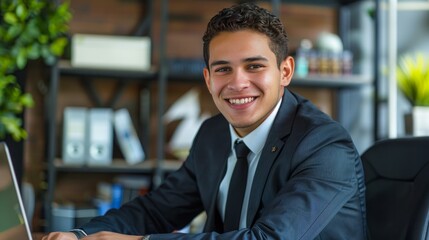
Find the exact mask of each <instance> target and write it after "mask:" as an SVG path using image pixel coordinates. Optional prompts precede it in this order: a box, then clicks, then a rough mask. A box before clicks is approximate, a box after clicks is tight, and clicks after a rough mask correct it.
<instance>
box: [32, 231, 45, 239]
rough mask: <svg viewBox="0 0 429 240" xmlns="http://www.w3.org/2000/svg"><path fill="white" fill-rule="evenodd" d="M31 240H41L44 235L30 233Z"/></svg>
mask: <svg viewBox="0 0 429 240" xmlns="http://www.w3.org/2000/svg"><path fill="white" fill-rule="evenodd" d="M31 235H32V236H33V240H41V239H42V237H43V236H45V234H44V233H32V234H31Z"/></svg>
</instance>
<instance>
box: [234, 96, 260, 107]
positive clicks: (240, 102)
mask: <svg viewBox="0 0 429 240" xmlns="http://www.w3.org/2000/svg"><path fill="white" fill-rule="evenodd" d="M253 100H255V98H254V97H248V98H239V99H232V98H231V99H229V102H230V103H231V104H236V105H238V104H245V103H249V102H252V101H253Z"/></svg>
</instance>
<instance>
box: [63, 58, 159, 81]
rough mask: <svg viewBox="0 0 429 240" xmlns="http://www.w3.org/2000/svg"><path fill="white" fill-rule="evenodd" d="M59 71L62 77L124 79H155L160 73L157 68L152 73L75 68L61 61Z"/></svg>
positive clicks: (67, 62)
mask: <svg viewBox="0 0 429 240" xmlns="http://www.w3.org/2000/svg"><path fill="white" fill-rule="evenodd" d="M58 69H59V71H60V73H61V74H62V75H69V76H86V77H109V78H110V77H111V78H124V79H127V78H128V79H154V78H156V77H157V75H158V72H157V71H156V69H155V68H152V69H151V70H150V71H138V70H123V69H102V68H86V67H73V66H72V65H71V62H70V61H68V60H60V61H59V62H58Z"/></svg>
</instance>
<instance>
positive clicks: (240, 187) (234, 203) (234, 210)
mask: <svg viewBox="0 0 429 240" xmlns="http://www.w3.org/2000/svg"><path fill="white" fill-rule="evenodd" d="M234 148H235V155H236V156H237V163H236V164H235V168H234V172H233V173H232V177H231V181H230V182H229V190H228V197H227V199H226V207H225V220H224V231H225V232H228V231H232V230H237V229H238V228H239V225H240V217H241V208H242V205H243V197H244V192H245V191H246V185H247V169H248V167H247V165H248V164H247V155H248V154H249V152H250V150H249V148H248V147H247V146H246V144H244V142H242V141H241V142H236V143H235V146H234Z"/></svg>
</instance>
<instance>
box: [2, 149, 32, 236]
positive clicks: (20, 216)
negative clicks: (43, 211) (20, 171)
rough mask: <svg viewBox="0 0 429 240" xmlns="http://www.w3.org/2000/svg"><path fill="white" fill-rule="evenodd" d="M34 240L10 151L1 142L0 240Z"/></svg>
mask: <svg viewBox="0 0 429 240" xmlns="http://www.w3.org/2000/svg"><path fill="white" fill-rule="evenodd" d="M11 239H16V240H18V239H19V240H32V237H31V231H30V227H29V224H28V221H27V217H26V215H25V211H24V206H23V203H22V199H21V194H20V191H19V187H18V182H17V181H16V176H15V172H14V169H13V165H12V161H11V158H10V154H9V150H8V148H7V146H6V144H5V143H4V142H0V240H11Z"/></svg>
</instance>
